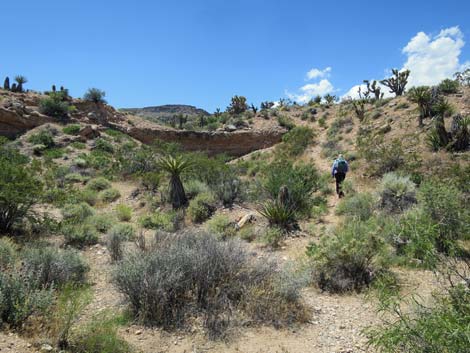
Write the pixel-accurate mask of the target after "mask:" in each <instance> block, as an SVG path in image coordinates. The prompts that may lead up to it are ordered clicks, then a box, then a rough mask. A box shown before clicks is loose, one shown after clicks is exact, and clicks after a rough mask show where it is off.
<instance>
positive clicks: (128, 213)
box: [116, 203, 132, 222]
mask: <svg viewBox="0 0 470 353" xmlns="http://www.w3.org/2000/svg"><path fill="white" fill-rule="evenodd" d="M116 216H117V218H118V219H119V220H120V221H121V222H129V221H130V220H131V219H132V207H130V206H127V205H125V204H123V203H121V204H119V205H117V206H116Z"/></svg>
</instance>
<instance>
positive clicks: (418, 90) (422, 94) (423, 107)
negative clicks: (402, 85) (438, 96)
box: [408, 86, 432, 126]
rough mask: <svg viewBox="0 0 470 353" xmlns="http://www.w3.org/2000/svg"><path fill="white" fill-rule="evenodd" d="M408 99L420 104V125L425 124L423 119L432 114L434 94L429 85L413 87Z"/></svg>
mask: <svg viewBox="0 0 470 353" xmlns="http://www.w3.org/2000/svg"><path fill="white" fill-rule="evenodd" d="M408 100H409V101H411V102H413V103H416V104H418V108H419V126H423V119H424V118H429V117H431V115H432V95H431V90H430V88H429V87H428V86H418V87H413V88H411V89H410V91H409V92H408Z"/></svg>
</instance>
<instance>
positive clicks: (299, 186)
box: [263, 160, 319, 214]
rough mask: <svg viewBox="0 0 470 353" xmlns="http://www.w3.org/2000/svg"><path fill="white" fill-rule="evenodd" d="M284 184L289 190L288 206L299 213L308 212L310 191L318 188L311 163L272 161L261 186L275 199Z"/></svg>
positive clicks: (317, 181)
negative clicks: (294, 163)
mask: <svg viewBox="0 0 470 353" xmlns="http://www.w3.org/2000/svg"><path fill="white" fill-rule="evenodd" d="M282 186H286V187H287V189H288V190H289V195H290V197H289V206H290V208H292V209H293V210H295V212H297V213H299V214H308V213H309V212H310V209H311V201H312V193H313V192H315V191H317V190H318V188H319V174H318V171H317V169H316V168H315V166H314V165H313V164H312V163H309V164H306V163H298V164H296V165H293V163H292V162H291V161H286V160H283V161H277V162H274V163H272V164H271V165H270V166H269V167H268V170H267V172H266V175H265V178H264V179H263V188H264V189H265V190H266V192H267V193H268V195H269V196H270V197H271V199H272V200H276V199H277V198H278V195H279V190H280V188H281V187H282Z"/></svg>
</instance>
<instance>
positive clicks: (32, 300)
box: [0, 271, 52, 328]
mask: <svg viewBox="0 0 470 353" xmlns="http://www.w3.org/2000/svg"><path fill="white" fill-rule="evenodd" d="M0 303H1V305H0V327H1V326H3V325H5V324H7V325H9V326H10V327H13V328H20V327H21V326H22V324H24V323H25V322H26V320H27V319H28V318H29V317H31V316H32V315H34V314H42V313H44V312H45V311H46V310H47V309H48V308H49V307H50V306H51V304H52V293H51V291H50V290H45V289H37V288H35V287H34V284H33V283H32V282H31V281H30V280H29V278H26V277H25V276H24V275H23V274H21V273H16V272H10V273H7V272H3V271H2V272H0Z"/></svg>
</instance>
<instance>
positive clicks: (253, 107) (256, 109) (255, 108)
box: [251, 103, 258, 115]
mask: <svg viewBox="0 0 470 353" xmlns="http://www.w3.org/2000/svg"><path fill="white" fill-rule="evenodd" d="M251 110H253V113H255V115H256V113H257V112H258V108H257V107H256V106H255V105H254V104H253V103H252V104H251Z"/></svg>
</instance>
